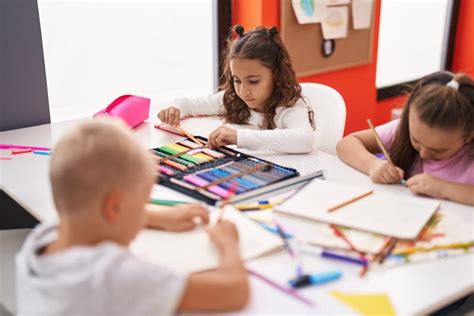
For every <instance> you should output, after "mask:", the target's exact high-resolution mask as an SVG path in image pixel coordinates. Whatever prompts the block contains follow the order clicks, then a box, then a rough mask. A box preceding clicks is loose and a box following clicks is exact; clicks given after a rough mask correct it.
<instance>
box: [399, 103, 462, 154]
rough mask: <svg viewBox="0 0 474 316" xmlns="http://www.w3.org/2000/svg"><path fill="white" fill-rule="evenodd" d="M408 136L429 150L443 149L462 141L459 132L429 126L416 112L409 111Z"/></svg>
mask: <svg viewBox="0 0 474 316" xmlns="http://www.w3.org/2000/svg"><path fill="white" fill-rule="evenodd" d="M408 121H409V130H410V135H411V137H412V138H414V139H415V140H416V141H417V142H418V143H419V144H421V145H423V146H425V147H429V148H445V147H449V145H450V144H453V143H455V142H456V141H458V140H459V141H462V140H463V133H462V131H461V130H451V129H442V128H439V127H435V126H429V125H428V124H426V123H424V122H423V121H421V120H420V118H419V116H418V114H417V113H416V111H413V109H410V113H409V118H408Z"/></svg>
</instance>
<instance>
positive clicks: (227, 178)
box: [204, 162, 270, 189]
mask: <svg viewBox="0 0 474 316" xmlns="http://www.w3.org/2000/svg"><path fill="white" fill-rule="evenodd" d="M267 166H270V163H269V162H265V163H261V164H258V165H257V166H255V167H254V168H250V169H248V170H245V171H242V172H239V173H236V174H233V175H230V176H228V177H225V178H221V179H219V180H216V181H214V182H211V183H209V184H207V185H206V186H204V188H205V189H206V188H207V187H209V186H212V185H217V184H219V183H222V182H226V181H230V180H233V179H235V178H239V177H241V176H243V175H246V174H249V173H252V172H255V171H257V170H261V169H264V168H266V167H267Z"/></svg>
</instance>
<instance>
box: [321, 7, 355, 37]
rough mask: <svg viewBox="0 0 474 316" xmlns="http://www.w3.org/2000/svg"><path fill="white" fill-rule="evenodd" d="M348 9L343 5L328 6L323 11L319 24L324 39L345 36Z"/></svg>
mask: <svg viewBox="0 0 474 316" xmlns="http://www.w3.org/2000/svg"><path fill="white" fill-rule="evenodd" d="M348 18H349V9H348V7H347V6H344V7H329V8H326V9H325V10H324V12H323V16H322V19H321V26H322V30H323V37H324V39H326V40H328V39H336V38H345V37H347V32H348V24H349V19H348Z"/></svg>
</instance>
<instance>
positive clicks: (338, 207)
mask: <svg viewBox="0 0 474 316" xmlns="http://www.w3.org/2000/svg"><path fill="white" fill-rule="evenodd" d="M373 192H374V190H370V191H368V192H365V193H362V194H360V195H358V196H355V197H353V198H351V199H349V200H347V201H344V202H342V203H339V204H336V205H334V206H331V207H330V208H328V212H334V211H335V210H337V209H340V208H341V207H343V206H346V205H349V204H351V203H354V202H355V201H358V200H360V199H362V198H364V197H366V196H368V195H370V194H372V193H373Z"/></svg>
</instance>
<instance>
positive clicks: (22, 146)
mask: <svg viewBox="0 0 474 316" xmlns="http://www.w3.org/2000/svg"><path fill="white" fill-rule="evenodd" d="M0 149H31V150H51V148H48V147H38V146H24V145H15V144H0Z"/></svg>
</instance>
